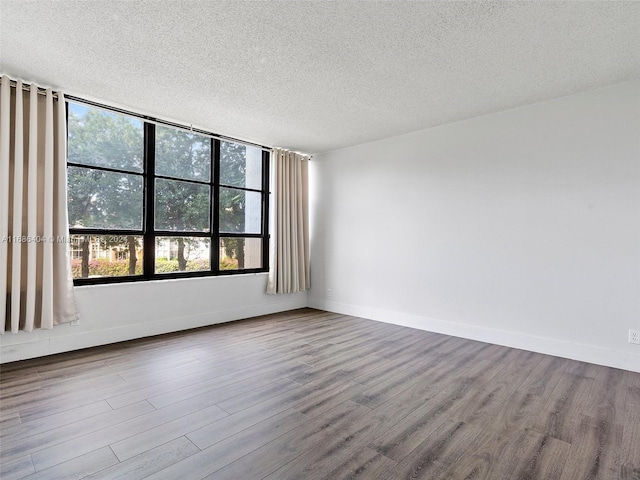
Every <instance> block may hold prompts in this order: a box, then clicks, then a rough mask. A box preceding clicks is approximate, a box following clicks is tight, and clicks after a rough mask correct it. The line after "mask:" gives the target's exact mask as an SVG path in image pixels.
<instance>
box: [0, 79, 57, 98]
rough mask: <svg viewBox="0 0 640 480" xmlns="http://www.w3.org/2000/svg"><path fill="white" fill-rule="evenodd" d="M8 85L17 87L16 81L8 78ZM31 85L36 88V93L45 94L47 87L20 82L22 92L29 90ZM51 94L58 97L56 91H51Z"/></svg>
mask: <svg viewBox="0 0 640 480" xmlns="http://www.w3.org/2000/svg"><path fill="white" fill-rule="evenodd" d="M7 78H9V77H7ZM9 85H10V86H11V88H18V81H17V80H13V79H11V78H9ZM33 87H35V88H37V89H38V95H46V94H47V89H46V88H45V87H40V86H38V85H34V84H32V83H25V82H22V91H23V92H30V91H31V88H33ZM51 94H52V95H53V98H58V94H57V93H56V92H54V91H51Z"/></svg>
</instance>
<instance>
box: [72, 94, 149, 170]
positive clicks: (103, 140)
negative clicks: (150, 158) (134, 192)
mask: <svg viewBox="0 0 640 480" xmlns="http://www.w3.org/2000/svg"><path fill="white" fill-rule="evenodd" d="M68 135H69V140H68V159H69V162H72V163H81V164H83V165H94V166H99V167H108V168H115V169H118V170H128V171H132V172H142V158H143V150H144V134H143V128H142V121H140V120H137V119H135V118H131V117H126V116H124V115H118V114H117V113H111V112H105V111H102V110H98V109H95V108H90V107H86V106H84V105H78V104H75V103H69V123H68Z"/></svg>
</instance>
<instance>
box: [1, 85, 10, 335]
mask: <svg viewBox="0 0 640 480" xmlns="http://www.w3.org/2000/svg"><path fill="white" fill-rule="evenodd" d="M10 95H11V88H10V85H9V82H5V77H3V78H2V85H1V86H0V315H2V318H4V315H5V312H6V310H7V295H6V292H7V278H8V277H7V268H8V262H7V260H8V256H9V255H8V252H9V241H8V238H9V156H10V154H9V143H10V133H11V132H10V129H9V125H10V113H11V112H10V110H9V104H10V103H11V98H10ZM4 324H5V322H4V321H3V322H2V331H4Z"/></svg>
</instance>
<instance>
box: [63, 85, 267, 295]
mask: <svg viewBox="0 0 640 480" xmlns="http://www.w3.org/2000/svg"><path fill="white" fill-rule="evenodd" d="M69 102H72V103H76V104H80V105H83V106H87V107H89V108H97V109H100V110H104V111H107V112H110V113H116V114H119V115H125V116H129V117H132V118H135V119H138V120H141V121H142V122H143V144H144V145H143V171H142V173H139V172H132V171H131V170H122V169H117V168H110V167H103V166H95V165H89V164H79V163H74V162H69V159H68V156H67V159H66V165H67V167H70V166H71V167H76V168H86V169H93V170H101V171H107V172H115V173H122V174H127V175H141V176H142V178H143V201H142V207H141V208H142V228H141V229H140V230H124V229H103V228H71V227H70V228H69V236H70V237H71V236H72V235H91V236H93V235H105V236H138V237H142V240H143V246H142V248H143V258H142V274H141V275H123V276H114V277H107V276H104V277H90V278H89V277H81V278H74V279H73V284H74V285H77V286H81V285H100V284H109V283H133V282H146V281H153V280H169V279H180V278H197V277H216V276H231V275H246V274H255V273H266V272H268V271H269V239H270V235H269V197H270V193H271V192H270V191H269V178H270V177H269V164H270V155H271V149H270V148H269V147H266V146H263V145H258V144H253V143H250V142H246V141H243V140H238V139H235V138H232V137H227V136H223V135H218V134H215V133H213V132H209V131H206V130H200V129H195V128H192V127H187V126H185V125H180V124H176V123H173V122H169V121H165V120H162V119H159V118H155V117H150V116H146V115H140V114H136V113H135V112H131V111H127V110H122V109H119V108H114V107H110V106H107V105H102V104H100V103H96V102H93V101H89V100H85V99H82V98H78V97H73V96H65V108H66V116H67V127H68V125H69ZM157 125H160V126H163V127H169V128H174V129H176V130H180V131H184V132H187V133H194V134H198V135H204V136H206V137H209V139H210V141H211V175H210V178H209V181H208V182H202V181H194V180H185V179H179V180H180V181H186V182H189V183H197V184H201V185H203V184H206V185H208V186H209V188H210V196H211V198H210V203H209V213H210V215H209V217H210V229H209V230H210V231H209V232H194V231H168V230H160V229H155V225H154V220H155V183H156V179H171V180H174V179H177V178H174V177H171V176H167V175H157V174H156V172H155V146H156V144H155V140H156V138H155V132H156V126H157ZM68 135H69V131H68V128H67V136H68ZM221 142H231V143H237V144H241V145H245V146H247V147H253V148H258V149H260V150H261V151H262V184H261V189H260V190H257V189H254V188H246V187H239V186H234V185H225V184H221V183H220V145H221ZM220 188H234V189H237V190H243V191H249V192H259V193H260V194H261V198H262V218H261V232H260V233H230V232H220V231H219V226H220V209H219V200H220ZM186 236H188V237H202V238H208V239H209V241H210V250H209V252H210V265H209V266H210V269H209V270H200V271H188V272H187V271H185V272H168V273H156V272H155V267H156V265H155V253H156V237H186ZM233 237H237V238H259V239H261V240H262V267H260V268H243V269H236V270H221V269H220V239H221V238H233Z"/></svg>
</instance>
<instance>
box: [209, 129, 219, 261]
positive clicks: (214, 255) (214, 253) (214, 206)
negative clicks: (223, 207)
mask: <svg viewBox="0 0 640 480" xmlns="http://www.w3.org/2000/svg"><path fill="white" fill-rule="evenodd" d="M212 141H213V149H212V151H211V155H212V156H213V176H212V178H211V180H212V185H211V191H212V192H213V200H212V202H211V213H212V218H211V222H212V223H211V271H212V272H216V273H219V272H220V140H215V139H214V140H212Z"/></svg>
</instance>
